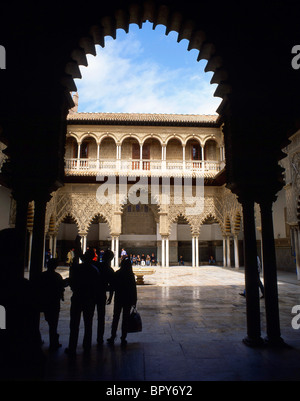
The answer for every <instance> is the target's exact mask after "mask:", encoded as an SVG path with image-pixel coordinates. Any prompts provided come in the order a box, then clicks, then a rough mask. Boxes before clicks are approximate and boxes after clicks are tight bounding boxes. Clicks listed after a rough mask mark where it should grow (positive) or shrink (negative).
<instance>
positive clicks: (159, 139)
mask: <svg viewBox="0 0 300 401" xmlns="http://www.w3.org/2000/svg"><path fill="white" fill-rule="evenodd" d="M148 139H156V140H158V141H159V143H160V146H163V144H164V142H163V140H162V138H161V137H160V136H159V135H156V134H147V135H146V136H145V137H144V138H143V139H142V145H144V143H145V142H146V141H147V140H148Z"/></svg>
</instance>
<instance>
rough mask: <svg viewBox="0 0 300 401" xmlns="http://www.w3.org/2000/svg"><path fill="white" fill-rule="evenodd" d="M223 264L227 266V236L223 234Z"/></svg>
mask: <svg viewBox="0 0 300 401" xmlns="http://www.w3.org/2000/svg"><path fill="white" fill-rule="evenodd" d="M223 266H224V267H226V266H227V258H226V236H223Z"/></svg>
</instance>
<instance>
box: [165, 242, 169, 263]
mask: <svg viewBox="0 0 300 401" xmlns="http://www.w3.org/2000/svg"><path fill="white" fill-rule="evenodd" d="M165 244H166V267H169V238H168V237H167V238H166V239H165Z"/></svg>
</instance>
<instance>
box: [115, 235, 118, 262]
mask: <svg viewBox="0 0 300 401" xmlns="http://www.w3.org/2000/svg"><path fill="white" fill-rule="evenodd" d="M115 242H116V247H115V255H116V256H115V267H119V237H116V238H115Z"/></svg>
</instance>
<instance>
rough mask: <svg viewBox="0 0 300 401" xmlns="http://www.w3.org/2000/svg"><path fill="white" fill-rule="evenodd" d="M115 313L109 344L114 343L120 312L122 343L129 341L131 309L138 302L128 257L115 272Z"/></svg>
mask: <svg viewBox="0 0 300 401" xmlns="http://www.w3.org/2000/svg"><path fill="white" fill-rule="evenodd" d="M114 296H115V298H114V314H113V321H112V327H111V337H110V338H109V339H108V340H107V341H108V343H109V344H114V341H115V338H116V334H117V328H118V324H119V319H120V314H121V311H122V310H123V317H122V336H121V343H122V345H125V344H126V343H127V341H126V337H127V327H128V319H129V315H130V309H131V307H132V306H134V305H136V303H137V290H136V282H135V277H134V274H133V271H132V266H131V262H130V259H129V258H128V257H127V258H125V259H123V260H122V261H121V266H120V269H119V270H117V271H116V272H115V274H114Z"/></svg>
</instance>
